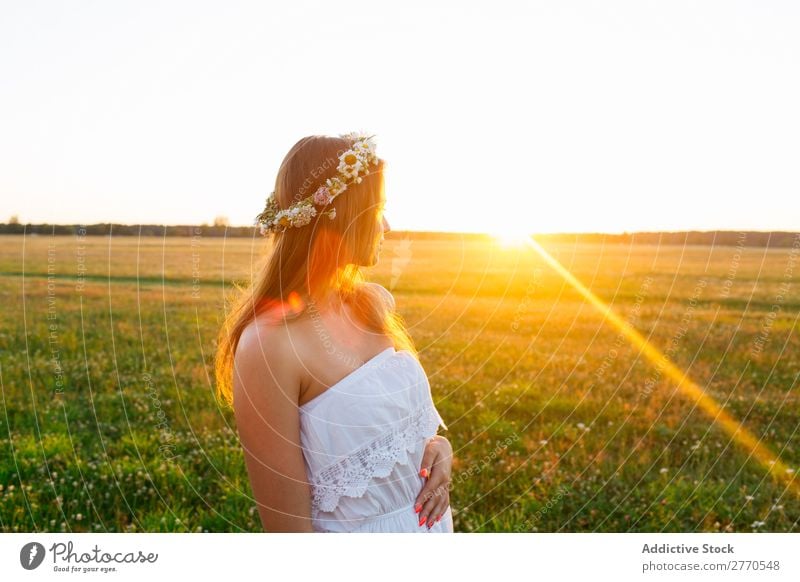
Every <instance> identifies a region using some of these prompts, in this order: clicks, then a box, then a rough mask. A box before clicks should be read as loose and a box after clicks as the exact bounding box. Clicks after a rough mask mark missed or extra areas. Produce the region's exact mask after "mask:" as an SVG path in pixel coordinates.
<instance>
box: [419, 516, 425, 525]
mask: <svg viewBox="0 0 800 582" xmlns="http://www.w3.org/2000/svg"><path fill="white" fill-rule="evenodd" d="M423 523H425V516H424V515H423V516H422V517H420V518H419V525H420V527H422V524H423Z"/></svg>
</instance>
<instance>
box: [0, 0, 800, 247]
mask: <svg viewBox="0 0 800 582" xmlns="http://www.w3.org/2000/svg"><path fill="white" fill-rule="evenodd" d="M798 29H800V3H797V2H791V1H786V2H777V1H776V2H763V1H761V2H735V1H723V2H708V1H698V0H692V1H678V0H670V1H668V2H666V1H665V2H652V1H646V0H634V1H630V2H620V1H602V2H600V1H598V2H585V1H582V2H578V1H566V0H563V1H562V0H558V1H549V2H528V3H524V5H523V3H517V2H507V1H505V0H498V1H492V2H485V1H481V2H457V3H452V4H448V3H444V2H437V3H432V2H417V1H409V2H403V3H391V4H390V3H377V2H347V3H334V2H308V1H292V2H282V3H277V2H236V1H225V2H222V1H219V2H202V1H198V0H192V1H188V2H177V1H170V2H161V1H158V2H151V1H144V0H138V1H137V2H114V1H105V0H104V1H97V2H87V1H77V0H75V1H71V2H41V1H25V2H3V3H2V4H0V222H5V221H7V220H8V219H9V217H10V216H11V215H17V216H18V217H19V220H20V221H21V222H23V223H28V222H30V223H40V222H51V223H61V224H73V223H84V224H91V223H96V222H117V223H126V224H201V223H211V222H212V221H213V220H214V217H216V216H220V215H222V216H226V217H228V219H229V221H230V223H231V224H232V225H249V224H253V220H254V218H255V216H256V215H257V214H258V213H259V212H260V211H261V210H262V209H263V206H264V202H265V199H266V196H267V195H268V194H269V192H271V190H272V189H273V185H274V180H275V174H276V172H277V170H278V167H279V165H280V163H281V160H282V159H283V157H284V155H285V154H286V152H287V151H288V150H289V148H290V147H291V146H292V145H293V144H294V143H295V142H296V141H297V140H298V139H300V138H301V137H303V136H305V135H312V134H328V135H336V134H340V133H347V132H351V131H365V132H369V133H370V134H375V135H376V142H377V144H378V149H377V152H378V155H379V156H380V157H382V158H383V159H385V160H386V162H387V167H386V188H387V190H386V194H387V201H388V202H387V206H386V217H387V219H388V220H389V223H390V225H391V227H392V228H393V229H394V230H406V229H408V230H436V231H461V232H492V233H509V232H542V233H546V232H612V233H615V232H624V231H628V232H631V231H646V230H670V231H676V230H716V229H725V230H743V229H747V230H793V231H796V230H800V172H798V170H797V168H798V160H800V107H798V105H797V104H798V103H800V74H798V72H800V35H798V34H796V31H797V30H798Z"/></svg>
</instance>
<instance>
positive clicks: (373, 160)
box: [256, 132, 378, 235]
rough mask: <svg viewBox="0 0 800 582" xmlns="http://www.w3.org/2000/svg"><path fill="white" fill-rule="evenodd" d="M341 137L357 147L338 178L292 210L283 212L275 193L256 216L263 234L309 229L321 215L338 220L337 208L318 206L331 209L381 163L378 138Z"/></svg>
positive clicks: (344, 160) (342, 159)
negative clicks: (378, 152) (318, 215)
mask: <svg viewBox="0 0 800 582" xmlns="http://www.w3.org/2000/svg"><path fill="white" fill-rule="evenodd" d="M339 137H342V138H344V139H347V140H351V141H352V142H353V144H352V146H351V147H350V149H348V150H347V151H345V152H344V153H342V154H341V155H340V156H339V165H338V166H337V168H336V170H337V172H338V173H337V175H336V176H334V177H333V178H328V179H327V180H325V184H324V185H323V186H320V187H319V188H317V190H316V191H315V192H314V193H313V194H311V195H310V196H307V197H306V198H304V199H303V200H300V201H299V202H295V203H294V204H292V205H291V206H290V207H289V208H285V209H281V208H280V206H278V201H277V200H276V199H275V192H272V193H271V194H270V195H269V196H268V197H267V204H266V207H265V208H264V210H263V211H262V212H261V213H260V214H259V215H258V216H257V217H256V224H257V225H259V229H260V232H261V234H262V235H266V234H267V233H271V232H283V231H285V230H287V229H289V228H298V227H301V226H305V225H307V224H308V223H309V222H311V219H312V218H313V217H314V216H316V215H317V214H320V215H326V216H328V217H329V218H330V219H331V220H333V219H334V218H336V209H335V208H328V209H326V210H322V211H320V212H319V213H318V212H317V209H316V208H315V207H314V206H315V205H316V206H321V207H326V206H329V205H330V204H331V202H333V201H334V200H335V199H336V197H337V196H339V195H340V194H341V193H342V192H344V191H345V190H347V186H348V184H352V183H355V184H360V183H361V179H362V178H363V176H366V175H368V174H369V166H370V164H377V163H378V156H377V155H375V142H374V141H373V140H372V138H373V137H374V136H366V135H364V134H361V133H356V132H351V133H347V134H340V135H339Z"/></svg>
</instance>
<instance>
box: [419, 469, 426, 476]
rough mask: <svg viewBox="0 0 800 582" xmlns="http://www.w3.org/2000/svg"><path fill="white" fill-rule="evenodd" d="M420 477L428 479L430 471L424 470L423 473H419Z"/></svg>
mask: <svg viewBox="0 0 800 582" xmlns="http://www.w3.org/2000/svg"><path fill="white" fill-rule="evenodd" d="M419 475H420V477H427V476H428V469H422V471H420V472H419Z"/></svg>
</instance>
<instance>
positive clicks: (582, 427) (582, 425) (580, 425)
mask: <svg viewBox="0 0 800 582" xmlns="http://www.w3.org/2000/svg"><path fill="white" fill-rule="evenodd" d="M576 426H577V427H578V428H579V429H581V430H583V429H584V428H586V425H585V424H583V423H582V422H579V423H578V424H577V425H576Z"/></svg>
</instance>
